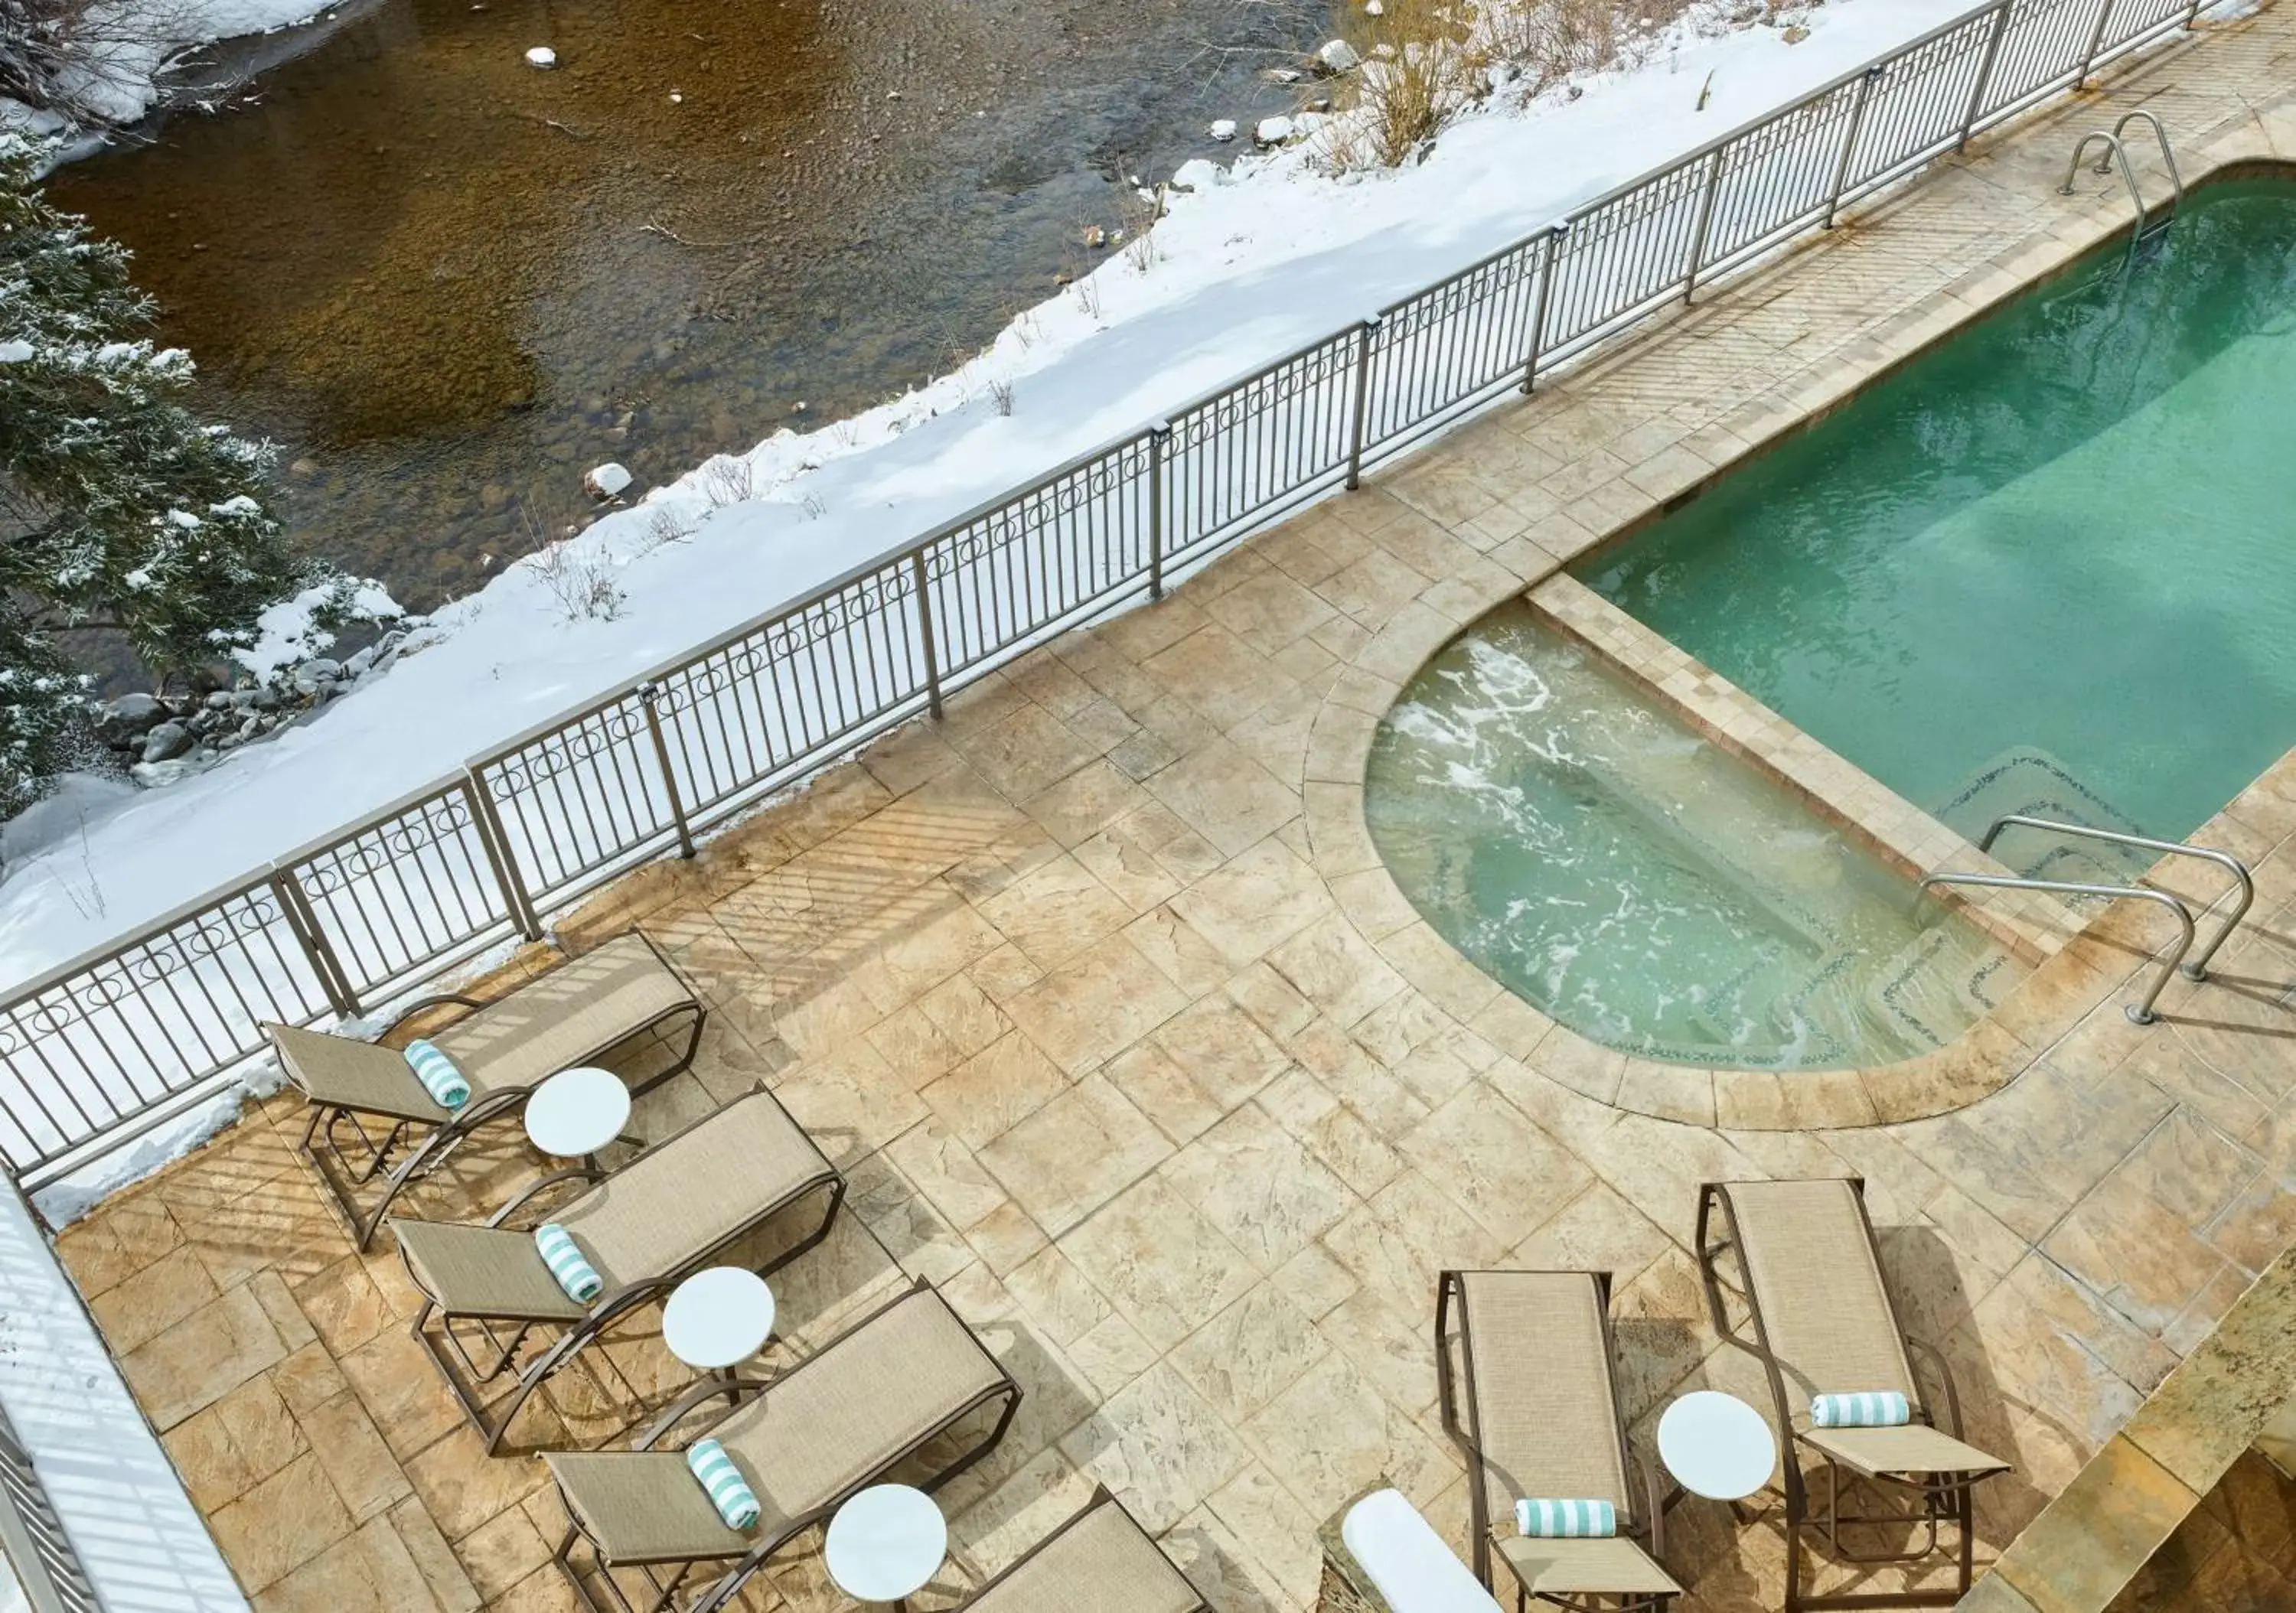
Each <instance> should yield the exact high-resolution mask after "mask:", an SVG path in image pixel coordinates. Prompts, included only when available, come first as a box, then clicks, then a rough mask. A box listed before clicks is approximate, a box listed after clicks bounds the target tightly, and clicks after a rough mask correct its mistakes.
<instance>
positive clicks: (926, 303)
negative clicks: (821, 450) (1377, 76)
mask: <svg viewBox="0 0 2296 1613" xmlns="http://www.w3.org/2000/svg"><path fill="white" fill-rule="evenodd" d="M1315 21H1316V12H1315V11H1314V8H1313V7H1311V6H1300V7H1296V8H1295V7H1292V6H1290V5H1276V4H1253V3H1248V0H1132V3H1130V4H1119V5H1109V4H1093V3H1092V0H733V3H731V4H721V5H713V6H697V5H693V4H681V3H680V0H485V3H484V4H472V3H471V0H383V3H382V4H379V5H377V6H375V7H373V9H371V10H367V11H365V12H361V13H360V14H358V15H357V16H346V17H344V18H343V19H341V20H339V21H338V22H337V23H335V24H334V25H333V29H334V31H333V32H332V34H331V35H330V36H329V37H326V38H325V39H324V42H323V43H321V44H319V45H317V46H316V48H314V49H311V50H308V51H307V52H305V53H302V54H300V55H299V56H295V57H293V58H292V59H291V60H288V61H284V62H279V63H276V64H271V65H266V66H265V67H264V70H263V71H261V72H260V73H259V75H258V76H257V77H256V78H254V79H253V80H252V81H251V83H250V86H249V88H248V91H247V92H246V93H244V94H242V96H241V97H239V98H238V99H237V100H236V101H235V102H234V105H233V107H232V109H231V110H229V111H224V112H222V113H220V114H219V115H217V116H212V117H209V116H197V115H188V114H187V115H180V116H176V117H175V118H172V119H168V120H167V121H166V122H164V123H163V124H161V125H160V126H159V127H157V128H156V129H147V130H144V131H142V134H143V135H144V138H143V139H139V140H135V141H131V142H127V143H123V144H122V145H121V146H119V148H118V149H115V150H113V151H108V152H105V153H103V154H101V155H99V156H96V157H94V158H91V159H89V160H85V161H81V162H78V163H76V164H73V165H71V166H70V167H69V168H65V169H63V170H61V172H59V173H58V174H57V175H56V176H55V177H54V179H53V183H52V188H53V194H54V195H55V197H56V199H57V200H58V201H60V202H61V203H62V204H63V205H65V206H67V207H70V208H72V209H78V210H79V211H82V212H85V213H86V214H88V215H89V216H90V217H92V218H93V219H94V223H95V224H96V225H97V226H98V227H99V228H100V229H102V231H104V232H105V233H109V234H111V235H115V236H117V237H119V239H121V240H123V241H125V242H127V244H128V245H129V246H130V247H132V248H133V249H134V250H135V253H136V273H137V277H138V279H139V280H140V281H141V282H143V285H144V286H146V287H147V288H148V289H149V290H150V291H152V292H153V293H154V294H155V295H156V296H157V297H158V298H159V299H160V302H161V304H162V306H163V308H164V310H165V313H164V315H163V319H162V322H161V326H160V336H161V338H162V340H165V341H167V342H169V343H172V344H176V345H180V346H184V347H186V348H190V349H191V351H192V353H193V356H194V357H195V358H196V359H197V360H198V361H199V363H200V365H201V371H202V374H203V377H204V380H203V382H202V385H203V388H204V397H203V399H202V404H203V406H204V407H205V408H206V409H208V410H209V411H210V412H211V413H213V414H215V415H216V416H217V417H218V418H222V419H227V420H229V421H231V422H233V423H234V424H235V425H238V426H240V427H241V428H242V429H243V430H250V431H254V432H260V433H262V434H265V435H267V436H269V437H271V438H274V439H275V441H277V442H278V443H280V445H281V446H282V447H283V456H282V458H283V464H284V465H286V466H287V467H289V468H288V469H287V470H286V471H285V473H284V475H283V481H284V482H285V484H286V487H287V497H286V501H285V507H286V510H287V512H288V516H289V519H290V521H291V524H292V526H293V527H294V528H295V529H296V530H297V531H298V532H299V534H301V536H303V537H304V539H305V541H306V542H307V544H309V546H310V547H312V548H313V549H315V550H316V551H317V552H318V553H322V554H324V555H326V556H327V557H329V558H331V559H333V560H335V561H339V562H340V563H342V564H343V565H345V566H347V567H348V568H350V569H353V570H356V571H359V572H361V573H364V574H370V575H375V576H380V577H383V578H384V579H385V580H386V581H387V582H389V584H390V585H392V587H393V589H394V590H395V591H396V592H397V593H398V596H399V598H400V600H401V601H402V602H404V603H406V604H408V605H409V606H411V607H414V608H423V607H427V606H430V605H434V604H436V603H437V602H439V601H440V600H442V599H444V598H447V597H451V596H452V595H455V594H462V593H466V592H468V591H470V590H471V589H473V588H476V587H478V586H480V585H483V583H484V582H485V580H486V577H487V574H488V570H489V569H492V568H493V567H497V566H499V565H501V564H504V563H505V562H507V561H509V560H511V559H513V558H515V557H516V556H517V555H519V554H521V553H526V552H527V551H528V550H529V549H530V548H531V547H532V546H533V544H534V543H535V541H536V539H537V535H539V534H542V533H549V534H552V535H555V534H556V533H557V532H559V531H560V530H562V528H563V526H564V524H565V523H566V522H568V521H570V520H574V519H576V518H577V516H578V514H579V513H580V512H582V511H583V510H585V509H586V507H587V501H586V499H585V497H584V496H583V495H582V492H581V487H580V481H581V476H582V472H583V471H585V470H586V469H587V468H588V467H589V466H591V465H594V464H595V463H600V462H602V461H604V460H610V459H611V460H619V461H620V462H622V463H626V464H627V465H628V466H629V467H630V468H631V469H632V470H633V471H635V472H636V473H637V475H638V476H639V478H640V479H641V483H642V484H644V483H650V482H652V481H655V480H666V479H670V478H672V477H675V476H676V475H677V474H679V473H680V472H682V471H686V470H688V469H691V468H692V467H693V466H694V465H695V464H697V463H700V462H701V461H702V460H703V459H706V458H707V457H708V456H709V455H710V454H714V453H717V452H720V451H723V450H727V449H740V448H746V447H749V446H751V445H753V444H754V443H756V442H758V440H760V439H762V438H766V437H767V436H770V435H771V434H772V433H773V432H774V431H775V430H778V429H780V428H781V427H783V426H785V425H787V426H795V427H798V428H799V429H809V428H811V427H814V426H817V425H820V424H822V423H823V422H828V421H832V420H834V419H836V418H837V417H838V416H840V414H843V413H849V412H852V411H854V410H857V409H859V408H863V407H865V406H867V405H871V404H873V403H876V402H879V401H881V400H882V399H883V398H884V397H887V396H889V395H890V394H893V393H895V392H898V391H899V390H901V389H904V388H906V387H907V386H909V385H911V384H914V382H916V381H920V380H922V379H923V378H925V377H926V376H928V375H930V374H932V373H939V372H941V371H944V370H947V369H948V368H950V367H952V366H953V364H955V362H957V361H959V360H960V359H962V358H963V357H964V356H967V355H969V354H970V353H972V351H973V350H975V349H977V348H980V347H981V346H982V345H984V344H985V343H986V342H987V341H988V340H989V339H990V338H991V337H993V336H994V335H995V334H996V332H997V330H999V329H1000V328H1001V327H1002V326H1003V325H1004V323H1005V321H1006V320H1007V319H1009V318H1010V317H1011V316H1012V315H1013V314H1014V313H1016V312H1018V311H1019V310H1020V309H1021V308H1022V307H1027V306H1029V305H1030V304H1032V303H1035V302H1037V301H1040V300H1042V299H1044V298H1046V297H1047V296H1050V295H1052V294H1053V293H1054V290H1055V286H1056V281H1055V276H1056V275H1058V274H1062V273H1064V272H1065V273H1078V272H1080V271H1082V270H1084V269H1086V268H1087V267H1089V266H1091V264H1092V263H1093V262H1095V261H1096V260H1097V258H1098V256H1099V254H1098V253H1096V252H1095V251H1093V250H1089V249H1087V247H1086V246H1085V245H1084V244H1083V234H1084V229H1085V226H1086V225H1088V224H1100V225H1103V226H1113V225H1118V224H1119V222H1120V215H1121V206H1122V201H1121V199H1122V198H1123V197H1124V196H1125V195H1126V194H1127V193H1128V187H1127V186H1123V185H1120V184H1119V183H1118V179H1119V176H1127V175H1132V174H1137V175H1140V176H1144V178H1146V179H1148V180H1149V181H1150V182H1151V183H1152V182H1153V181H1154V180H1155V179H1156V178H1158V177H1160V176H1169V173H1170V172H1171V170H1172V168H1174V167H1175V166H1176V165H1177V163H1178V162H1180V161H1182V160H1185V159H1186V158H1188V157H1190V156H1193V155H1201V154H1213V153H1218V154H1222V155H1226V154H1232V153H1233V151H1234V148H1232V147H1229V148H1221V147H1218V146H1215V145H1213V144H1212V143H1211V142H1210V140H1209V138H1208V137H1207V136H1206V135H1204V133H1203V131H1204V129H1205V127H1206V126H1207V125H1208V124H1209V123H1210V120H1211V119H1212V118H1214V117H1215V116H1225V117H1235V118H1239V119H1249V118H1251V116H1252V115H1253V114H1254V113H1256V112H1262V111H1278V110H1281V109H1282V108H1283V106H1284V105H1285V104H1286V103H1287V102H1288V101H1289V99H1290V96H1291V92H1289V91H1287V90H1284V89H1283V88H1281V87H1278V86H1270V85H1267V84H1263V83H1261V82H1259V80H1258V78H1256V71H1257V70H1258V69H1259V68H1260V67H1262V66H1264V65H1266V64H1267V63H1268V62H1270V61H1275V60H1278V59H1286V58H1285V57H1283V53H1288V52H1289V51H1290V50H1291V49H1292V48H1293V47H1295V46H1298V45H1302V44H1312V42H1313V41H1312V38H1302V37H1300V30H1301V29H1308V28H1311V27H1312V26H1313V24H1314V22H1315ZM535 45H546V46H548V47H550V48H551V49H553V50H554V51H555V52H556V53H557V56H558V61H559V63H560V65H559V66H558V67H557V69H556V70H550V71H544V70H537V69H535V68H533V67H529V65H528V64H527V62H526V61H525V59H524V53H525V52H526V51H527V50H528V49H529V47H531V46H535ZM258 53H260V54H258ZM279 53H280V50H279V42H278V41H277V40H274V41H269V42H259V43H256V44H251V45H248V46H246V47H243V52H242V61H245V62H246V64H247V65H248V66H250V67H254V66H257V65H259V64H263V63H266V62H269V61H270V59H271V58H273V57H275V56H276V55H277V54H279ZM229 56H230V52H229V51H226V52H225V58H226V59H225V61H223V62H222V63H221V66H222V67H223V68H224V69H225V70H228V68H229V67H230V65H231V62H230V61H229V59H228V58H229ZM800 404H802V405H805V407H804V410H803V412H802V413H799V407H798V406H799V405H800Z"/></svg>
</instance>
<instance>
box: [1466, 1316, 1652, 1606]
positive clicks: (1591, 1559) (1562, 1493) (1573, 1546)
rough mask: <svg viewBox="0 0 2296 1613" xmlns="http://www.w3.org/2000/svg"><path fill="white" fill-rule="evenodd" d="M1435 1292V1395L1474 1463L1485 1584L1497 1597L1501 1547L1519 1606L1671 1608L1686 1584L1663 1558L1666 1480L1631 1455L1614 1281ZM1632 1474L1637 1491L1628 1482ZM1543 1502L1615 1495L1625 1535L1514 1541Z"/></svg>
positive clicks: (1478, 1565) (1472, 1507) (1477, 1555)
mask: <svg viewBox="0 0 2296 1613" xmlns="http://www.w3.org/2000/svg"><path fill="white" fill-rule="evenodd" d="M1435 1293H1436V1298H1435V1381H1436V1393H1437V1396H1438V1398H1439V1400H1440V1402H1441V1410H1442V1416H1443V1427H1444V1429H1445V1431H1446V1432H1447V1433H1448V1434H1449V1435H1450V1436H1451V1439H1452V1442H1453V1443H1454V1444H1455V1445H1457V1446H1458V1447H1459V1450H1460V1452H1461V1453H1462V1454H1464V1456H1465V1457H1466V1459H1467V1471H1468V1474H1469V1483H1468V1486H1467V1491H1468V1496H1469V1513H1470V1517H1471V1519H1472V1529H1473V1533H1474V1569H1475V1576H1476V1577H1477V1578H1478V1579H1480V1580H1481V1581H1482V1582H1483V1583H1484V1584H1487V1585H1488V1586H1490V1588H1491V1591H1492V1593H1493V1594H1495V1595H1496V1594H1497V1593H1498V1584H1497V1581H1496V1580H1494V1579H1493V1578H1492V1576H1491V1553H1492V1552H1493V1550H1494V1549H1496V1550H1497V1553H1498V1555H1499V1556H1500V1557H1501V1558H1502V1559H1503V1560H1505V1563H1506V1565H1507V1568H1508V1569H1509V1571H1510V1572H1511V1573H1512V1574H1513V1576H1514V1579H1515V1584H1516V1586H1517V1596H1516V1599H1515V1600H1516V1601H1517V1603H1518V1604H1519V1605H1520V1604H1521V1602H1522V1601H1525V1600H1526V1599H1527V1598H1529V1597H1534V1596H1535V1597H1538V1598H1539V1599H1541V1600H1542V1601H1547V1602H1551V1603H1554V1604H1555V1605H1556V1606H1558V1607H1563V1608H1570V1609H1588V1610H1591V1609H1597V1608H1605V1609H1653V1610H1654V1609H1662V1608H1664V1607H1665V1606H1666V1605H1667V1602H1668V1600H1669V1598H1671V1597H1674V1596H1677V1595H1679V1594H1681V1593H1682V1587H1681V1586H1680V1585H1678V1584H1676V1583H1675V1582H1674V1580H1673V1578H1672V1577H1671V1576H1669V1574H1668V1573H1667V1571H1666V1570H1665V1569H1664V1568H1661V1567H1660V1566H1659V1562H1658V1554H1659V1553H1660V1552H1662V1551H1663V1550H1664V1549H1665V1539H1664V1533H1663V1521H1662V1519H1661V1510H1660V1504H1659V1496H1658V1488H1657V1483H1656V1479H1655V1477H1654V1476H1653V1475H1652V1473H1651V1471H1650V1470H1649V1469H1648V1468H1647V1467H1643V1464H1641V1463H1639V1462H1636V1461H1635V1460H1634V1459H1633V1458H1632V1457H1631V1456H1630V1455H1629V1453H1628V1449H1627V1430H1626V1423H1625V1421H1624V1419H1623V1418H1622V1417H1621V1415H1620V1411H1619V1397H1618V1385H1617V1383H1616V1381H1615V1380H1614V1379H1613V1378H1612V1376H1611V1362H1612V1361H1613V1359H1614V1358H1615V1356H1614V1352H1613V1350H1612V1348H1611V1317H1610V1309H1611V1277H1610V1273H1607V1272H1445V1273H1442V1274H1441V1275H1440V1276H1439V1278H1438V1279H1437V1280H1436V1290H1435ZM1635 1467H1642V1485H1641V1486H1640V1493H1639V1495H1638V1494H1637V1492H1636V1486H1634V1485H1633V1484H1631V1483H1630V1482H1629V1480H1628V1474H1629V1470H1630V1469H1631V1468H1635ZM1539 1499H1548V1500H1557V1501H1564V1500H1595V1501H1607V1502H1610V1503H1611V1505H1612V1507H1614V1508H1615V1509H1616V1510H1617V1514H1618V1520H1619V1533H1618V1534H1617V1535H1611V1536H1608V1537H1598V1538H1579V1539H1569V1540H1547V1539H1538V1538H1534V1537H1531V1536H1528V1535H1520V1534H1518V1533H1516V1531H1515V1527H1514V1523H1513V1514H1514V1503H1515V1502H1517V1501H1521V1500H1539ZM1637 1501H1639V1502H1640V1505H1637ZM1495 1518H1496V1519H1501V1520H1503V1521H1502V1523H1501V1525H1500V1527H1498V1528H1497V1530H1496V1531H1495V1530H1494V1527H1493V1521H1492V1520H1493V1519H1495ZM1645 1543H1646V1545H1645Z"/></svg>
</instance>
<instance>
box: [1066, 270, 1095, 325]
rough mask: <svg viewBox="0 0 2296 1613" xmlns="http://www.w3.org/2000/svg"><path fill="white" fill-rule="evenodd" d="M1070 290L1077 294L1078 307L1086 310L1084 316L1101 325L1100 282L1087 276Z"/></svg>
mask: <svg viewBox="0 0 2296 1613" xmlns="http://www.w3.org/2000/svg"><path fill="white" fill-rule="evenodd" d="M1069 289H1070V291H1073V292H1074V293H1075V294H1076V300H1077V307H1079V308H1082V309H1083V310H1084V316H1085V317H1086V318H1087V319H1089V320H1091V321H1092V323H1095V324H1098V323H1100V322H1101V321H1100V282H1098V281H1096V280H1095V279H1094V278H1093V277H1092V276H1091V275H1089V274H1087V275H1086V276H1085V277H1084V278H1083V279H1081V280H1079V281H1078V282H1076V283H1075V284H1074V285H1073V286H1071V287H1070V288H1069Z"/></svg>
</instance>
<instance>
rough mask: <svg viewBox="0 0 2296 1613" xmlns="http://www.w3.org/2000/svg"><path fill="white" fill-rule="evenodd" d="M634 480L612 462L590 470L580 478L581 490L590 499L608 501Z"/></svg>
mask: <svg viewBox="0 0 2296 1613" xmlns="http://www.w3.org/2000/svg"><path fill="white" fill-rule="evenodd" d="M632 479H633V478H632V477H631V475H630V473H629V471H627V470H625V469H624V468H623V467H621V466H620V465H619V464H616V463H614V462H613V461H612V460H611V459H610V460H608V461H607V462H606V463H604V464H603V465H596V466H594V467H592V468H591V470H590V471H589V473H588V474H587V475H586V476H584V477H583V478H582V490H583V491H584V492H585V493H587V494H588V495H590V496H591V497H592V498H595V499H601V500H603V499H609V498H612V497H614V496H615V495H618V494H619V493H620V492H621V491H622V490H623V489H624V488H625V487H628V486H629V485H630V482H631V481H632Z"/></svg>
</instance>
